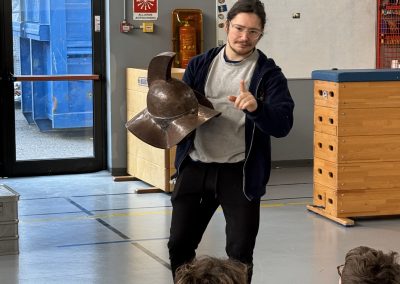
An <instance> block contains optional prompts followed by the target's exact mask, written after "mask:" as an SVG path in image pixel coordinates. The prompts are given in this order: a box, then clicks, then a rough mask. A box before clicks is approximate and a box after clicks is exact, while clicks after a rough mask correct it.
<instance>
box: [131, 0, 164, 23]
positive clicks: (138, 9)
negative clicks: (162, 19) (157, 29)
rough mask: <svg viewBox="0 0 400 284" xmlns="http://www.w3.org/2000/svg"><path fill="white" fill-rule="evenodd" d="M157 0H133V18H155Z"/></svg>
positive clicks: (156, 15) (156, 14)
mask: <svg viewBox="0 0 400 284" xmlns="http://www.w3.org/2000/svg"><path fill="white" fill-rule="evenodd" d="M157 2H158V0H133V19H134V20H157V18H158V3H157Z"/></svg>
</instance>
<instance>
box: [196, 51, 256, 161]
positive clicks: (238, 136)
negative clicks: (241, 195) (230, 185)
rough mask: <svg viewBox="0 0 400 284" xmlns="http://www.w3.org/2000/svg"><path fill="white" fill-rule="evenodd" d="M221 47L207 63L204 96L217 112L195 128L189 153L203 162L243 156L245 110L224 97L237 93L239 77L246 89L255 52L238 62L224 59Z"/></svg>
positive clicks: (237, 158) (251, 72) (253, 65)
mask: <svg viewBox="0 0 400 284" xmlns="http://www.w3.org/2000/svg"><path fill="white" fill-rule="evenodd" d="M224 53H225V48H224V49H222V50H221V51H220V53H219V54H218V55H217V56H216V57H215V58H214V60H213V62H212V63H211V65H210V70H209V72H208V76H207V81H206V85H205V95H206V97H207V98H208V99H209V100H210V101H211V103H212V104H213V106H214V108H215V109H216V110H218V111H220V112H221V115H220V116H218V117H215V118H213V119H210V120H209V121H208V122H206V123H204V124H202V125H201V126H200V127H198V128H197V129H196V137H195V139H194V149H193V151H192V152H191V153H190V154H189V155H190V157H191V158H192V159H193V160H195V161H201V162H204V163H211V162H215V163H236V162H240V161H243V160H244V159H245V129H244V123H245V113H244V112H243V111H242V110H239V109H237V108H235V107H234V104H233V103H232V102H230V101H229V100H228V98H227V97H228V96H238V95H239V93H240V80H245V86H246V88H247V89H248V87H249V84H250V80H251V77H252V76H253V72H254V68H255V66H256V63H257V60H258V57H259V54H258V51H257V50H256V49H255V51H254V52H253V53H252V54H251V55H250V56H249V57H247V58H245V59H244V60H242V61H240V62H235V63H232V62H227V61H226V60H225V58H224Z"/></svg>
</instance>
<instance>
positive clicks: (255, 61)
mask: <svg viewBox="0 0 400 284" xmlns="http://www.w3.org/2000/svg"><path fill="white" fill-rule="evenodd" d="M265 22H266V16H265V10H264V5H263V4H262V3H261V1H259V0H239V1H238V2H236V3H235V4H234V5H233V6H232V8H231V9H230V11H229V12H228V15H227V21H226V25H225V30H226V33H227V44H226V45H224V46H222V47H218V48H213V49H211V50H209V51H207V52H206V53H204V54H201V55H199V56H196V57H194V58H193V59H192V60H191V61H190V62H189V65H188V67H187V69H186V71H185V74H184V77H183V80H184V81H185V82H186V83H187V84H188V85H189V86H190V87H191V88H192V89H194V90H195V91H197V92H198V93H200V94H203V95H204V96H205V97H206V98H207V99H208V100H209V101H210V102H211V103H212V104H213V106H214V108H215V109H216V110H217V111H220V112H221V113H222V114H221V115H220V116H219V117H216V118H213V119H212V120H210V121H208V122H207V123H205V124H203V125H201V126H200V127H198V128H197V129H196V131H195V132H193V133H192V135H189V136H187V137H186V138H185V139H184V140H183V141H182V142H181V143H180V144H178V146H177V152H176V160H175V167H176V169H177V172H176V180H175V182H176V184H175V188H174V192H173V194H172V197H171V201H172V206H173V213H172V220H171V230H170V238H169V242H168V248H169V255H170V261H171V269H172V273H173V276H174V275H175V274H174V273H175V270H176V269H177V268H178V267H179V266H180V265H182V264H184V263H187V262H189V261H191V260H192V259H194V257H195V255H196V254H195V250H196V249H197V246H198V244H199V243H200V241H201V238H202V236H203V233H204V231H205V230H206V227H207V225H208V223H209V221H210V219H211V217H212V215H213V214H214V212H215V210H216V209H217V208H218V206H219V205H221V207H222V210H223V213H224V216H225V220H226V248H225V249H226V253H227V255H228V257H229V258H232V259H235V260H238V261H240V262H242V263H245V264H247V265H248V282H249V283H250V282H251V277H252V267H253V250H254V246H255V242H256V236H257V233H258V228H259V216H260V198H261V196H262V195H264V194H265V191H266V184H267V182H268V179H269V175H270V164H271V145H270V143H271V142H270V136H271V135H272V136H274V137H284V136H286V135H287V134H288V133H289V131H290V129H291V128H292V125H293V108H294V103H293V100H292V98H291V96H290V93H289V90H288V86H287V80H286V78H285V77H284V75H283V74H282V72H281V69H280V68H279V67H278V66H276V65H275V63H274V61H273V60H272V59H268V58H267V57H266V55H264V54H263V53H262V52H261V51H260V50H257V49H256V45H257V43H258V42H259V40H260V38H261V37H262V36H263V31H264V26H265Z"/></svg>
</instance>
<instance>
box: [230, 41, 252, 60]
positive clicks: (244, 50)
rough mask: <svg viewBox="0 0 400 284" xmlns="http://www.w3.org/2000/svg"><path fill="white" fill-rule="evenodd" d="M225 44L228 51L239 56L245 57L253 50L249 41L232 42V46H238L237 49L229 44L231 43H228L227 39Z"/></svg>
mask: <svg viewBox="0 0 400 284" xmlns="http://www.w3.org/2000/svg"><path fill="white" fill-rule="evenodd" d="M227 43H228V45H229V47H230V49H231V50H232V51H233V52H234V53H235V54H236V55H239V56H246V55H249V54H250V53H252V52H253V50H254V47H255V46H254V45H253V44H252V43H251V42H249V41H234V42H233V44H234V45H239V46H240V49H239V48H236V47H235V46H234V45H233V44H231V42H230V41H229V38H228V39H227Z"/></svg>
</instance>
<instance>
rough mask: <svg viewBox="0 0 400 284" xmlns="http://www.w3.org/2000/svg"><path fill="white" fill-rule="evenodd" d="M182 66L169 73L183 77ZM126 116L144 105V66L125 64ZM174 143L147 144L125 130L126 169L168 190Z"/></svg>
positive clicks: (151, 183)
mask: <svg viewBox="0 0 400 284" xmlns="http://www.w3.org/2000/svg"><path fill="white" fill-rule="evenodd" d="M183 73H184V69H181V68H172V70H171V76H172V77H173V78H177V79H182V76H183ZM126 77H127V120H129V119H131V118H132V117H133V116H135V115H136V114H137V113H139V112H140V111H142V110H143V109H145V108H146V106H147V105H146V98H147V92H148V85H147V70H145V69H134V68H127V70H126ZM175 150H176V149H175V147H174V148H172V149H169V150H164V149H159V148H156V147H153V146H150V145H148V144H146V143H144V142H143V141H141V140H140V139H138V138H136V137H135V136H134V135H133V134H132V133H130V132H129V131H127V172H128V174H129V175H131V176H133V177H135V178H138V179H140V180H143V181H144V182H146V183H148V184H150V185H152V186H154V187H157V188H159V189H162V190H164V191H165V192H170V191H172V190H173V187H172V185H171V184H170V182H169V181H170V177H171V175H173V174H174V173H175V168H174V160H175Z"/></svg>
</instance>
